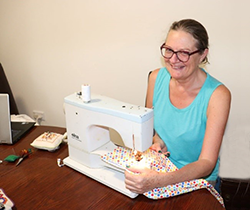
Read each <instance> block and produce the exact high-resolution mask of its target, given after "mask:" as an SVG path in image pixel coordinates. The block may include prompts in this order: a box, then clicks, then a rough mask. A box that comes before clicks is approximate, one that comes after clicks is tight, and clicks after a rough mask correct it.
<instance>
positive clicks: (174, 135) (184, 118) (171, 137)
mask: <svg viewBox="0 0 250 210" xmlns="http://www.w3.org/2000/svg"><path fill="white" fill-rule="evenodd" d="M202 70H203V69H202ZM203 71H204V72H205V73H206V74H207V78H206V80H205V82H204V84H203V86H202V88H201V89H200V91H199V93H198V94H197V96H196V98H195V99H194V100H193V102H192V103H191V104H190V105H189V106H187V107H185V108H183V109H178V108H176V107H175V106H173V105H172V103H171V101H170V98H169V82H170V79H171V76H170V74H169V72H168V70H167V69H166V68H161V69H160V71H159V72H158V75H157V78H156V82H155V87H154V96H153V107H154V129H155V131H156V132H157V134H158V135H159V136H160V138H161V139H162V140H163V141H164V142H165V144H166V146H167V148H168V151H169V152H170V154H171V155H170V158H169V159H170V160H171V161H172V162H173V163H174V164H175V165H176V166H177V168H179V169H180V168H182V167H183V166H185V165H187V164H189V163H191V162H194V161H197V160H198V158H199V155H200V153H201V148H202V144H203V139H204V135H205V130H206V122H207V115H206V114H207V107H208V103H209V100H210V97H211V95H212V93H213V92H214V90H215V89H216V88H217V87H218V86H219V85H222V83H221V82H219V81H218V80H216V79H215V78H213V77H212V76H210V75H209V74H208V73H207V72H206V71H205V70H203ZM218 169H219V158H218V160H217V163H216V166H215V168H214V170H213V172H212V173H211V174H210V175H209V176H207V177H204V179H206V180H210V181H211V180H213V181H214V180H216V178H217V176H218Z"/></svg>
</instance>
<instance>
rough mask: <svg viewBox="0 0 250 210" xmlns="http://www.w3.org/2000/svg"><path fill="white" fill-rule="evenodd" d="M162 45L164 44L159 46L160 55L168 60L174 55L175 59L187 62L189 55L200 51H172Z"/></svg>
mask: <svg viewBox="0 0 250 210" xmlns="http://www.w3.org/2000/svg"><path fill="white" fill-rule="evenodd" d="M164 45H165V44H163V45H162V46H161V55H162V56H163V57H164V58H166V59H170V58H172V57H173V55H174V54H176V56H177V58H178V59H179V60H180V61H182V62H187V61H188V60H189V58H190V56H191V55H194V54H195V53H198V52H200V50H195V51H194V52H187V51H185V50H180V51H174V50H172V49H170V48H168V47H165V46H164Z"/></svg>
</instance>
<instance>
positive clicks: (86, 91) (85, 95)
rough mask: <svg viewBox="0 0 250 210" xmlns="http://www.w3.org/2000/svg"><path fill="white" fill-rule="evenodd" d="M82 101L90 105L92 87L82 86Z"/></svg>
mask: <svg viewBox="0 0 250 210" xmlns="http://www.w3.org/2000/svg"><path fill="white" fill-rule="evenodd" d="M82 100H83V102H84V103H88V102H90V100H91V88H90V85H88V84H84V85H82Z"/></svg>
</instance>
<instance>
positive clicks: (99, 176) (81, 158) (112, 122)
mask: <svg viewBox="0 0 250 210" xmlns="http://www.w3.org/2000/svg"><path fill="white" fill-rule="evenodd" d="M64 107H65V115H66V126H67V135H68V148H69V156H68V157H67V158H65V159H64V160H63V162H64V164H65V165H67V166H69V167H71V168H73V169H75V170H77V171H79V172H81V173H83V174H85V175H87V176H89V177H91V178H93V179H95V180H97V181H99V182H101V183H103V184H105V185H107V186H109V187H111V188H113V189H115V190H117V191H119V192H121V193H123V194H125V195H127V196H129V197H130V198H135V197H136V196H137V194H136V193H132V192H131V191H129V190H128V189H126V188H125V183H124V171H120V170H118V169H117V168H115V167H113V166H112V165H110V164H108V163H105V162H104V161H102V160H101V158H100V157H101V156H102V155H104V154H107V153H108V152H111V151H113V150H114V149H115V148H116V147H117V145H115V144H114V143H113V142H112V140H111V139H110V128H111V129H113V130H115V131H116V132H117V133H119V135H120V137H121V139H122V141H123V143H124V146H125V147H128V148H131V149H134V150H137V151H142V152H143V151H145V150H147V149H148V148H149V147H150V146H151V144H152V137H153V110H152V109H148V108H145V107H141V106H135V105H131V104H128V103H123V102H121V101H118V100H115V99H112V98H109V97H105V96H102V95H95V94H91V100H90V102H88V103H85V102H84V101H83V100H82V97H81V93H75V94H72V95H69V96H67V97H66V98H65V99H64Z"/></svg>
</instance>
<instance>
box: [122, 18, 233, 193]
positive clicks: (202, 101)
mask: <svg viewBox="0 0 250 210" xmlns="http://www.w3.org/2000/svg"><path fill="white" fill-rule="evenodd" d="M161 53H162V56H163V57H164V61H165V67H164V68H161V69H156V70H154V71H153V72H152V73H151V74H150V76H149V83H148V90H147V100H146V106H147V107H154V129H155V135H154V137H153V145H152V146H151V149H153V150H155V151H156V152H162V153H164V154H167V152H170V154H171V155H170V157H169V159H170V160H171V161H172V162H173V163H174V165H176V166H177V168H179V170H177V171H174V172H171V173H166V172H155V171H152V170H150V169H144V170H142V169H137V168H134V169H130V170H132V171H133V172H136V173H140V175H138V174H137V175H133V174H131V173H127V172H125V175H126V181H125V182H126V187H127V188H128V189H130V190H131V191H133V192H136V193H143V192H145V191H148V190H150V189H153V188H155V187H162V186H167V185H171V184H175V183H179V182H183V181H189V180H192V179H199V178H204V179H206V180H207V181H208V182H210V183H211V184H214V183H215V181H216V179H217V176H218V168H219V158H218V156H219V150H220V146H221V142H222V138H223V135H224V130H225V126H226V124H227V119H228V115H229V110H230V102H231V95H230V91H229V90H228V89H227V88H226V87H225V86H224V85H223V84H222V83H221V82H219V81H218V80H216V79H215V78H213V77H212V76H211V75H209V74H208V73H207V72H206V71H205V70H204V69H202V68H200V65H201V64H202V63H204V62H207V54H208V35H207V32H206V29H205V28H204V26H203V25H202V24H200V23H199V22H197V21H196V20H192V19H184V20H181V21H179V22H174V23H173V24H172V26H171V27H170V30H169V32H168V35H167V38H166V41H165V43H164V44H163V45H162V46H161ZM187 151H188V152H187Z"/></svg>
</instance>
